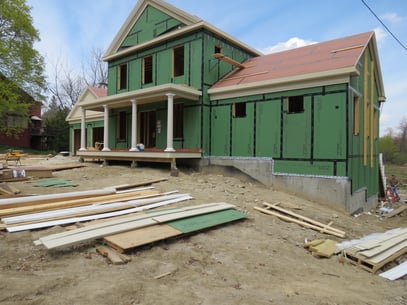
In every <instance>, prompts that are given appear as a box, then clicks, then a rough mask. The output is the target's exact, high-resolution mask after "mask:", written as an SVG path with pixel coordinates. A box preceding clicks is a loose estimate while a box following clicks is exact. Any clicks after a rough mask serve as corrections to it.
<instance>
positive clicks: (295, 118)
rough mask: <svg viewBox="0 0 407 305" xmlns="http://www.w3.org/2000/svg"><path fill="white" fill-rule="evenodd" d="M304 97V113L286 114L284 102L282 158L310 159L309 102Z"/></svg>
mask: <svg viewBox="0 0 407 305" xmlns="http://www.w3.org/2000/svg"><path fill="white" fill-rule="evenodd" d="M310 99H311V98H310V97H309V96H306V97H304V112H302V113H287V103H286V102H284V115H283V137H284V140H283V158H310V156H311V101H310Z"/></svg>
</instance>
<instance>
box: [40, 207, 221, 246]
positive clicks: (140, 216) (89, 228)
mask: <svg viewBox="0 0 407 305" xmlns="http://www.w3.org/2000/svg"><path fill="white" fill-rule="evenodd" d="M211 205H216V203H210V204H204V205H196V206H188V207H182V208H176V209H166V210H156V211H153V212H151V213H149V214H136V215H131V216H128V217H126V218H115V219H112V220H109V221H104V222H101V223H96V224H92V225H89V226H85V227H83V228H79V229H77V230H74V231H66V232H61V233H56V234H51V235H48V236H44V237H41V238H40V239H39V241H40V242H41V241H43V240H51V239H56V238H62V237H64V236H69V235H72V234H80V233H83V232H87V231H92V230H94V229H99V228H101V227H108V226H111V225H116V224H121V223H126V222H131V221H138V220H141V219H146V218H151V217H153V216H157V215H164V214H169V213H177V212H179V211H185V210H194V209H199V208H201V207H203V206H204V207H207V206H211Z"/></svg>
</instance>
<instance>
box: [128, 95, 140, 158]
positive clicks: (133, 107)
mask: <svg viewBox="0 0 407 305" xmlns="http://www.w3.org/2000/svg"><path fill="white" fill-rule="evenodd" d="M136 145H137V100H136V99H132V100H131V148H130V151H139V150H138V148H137V146H136Z"/></svg>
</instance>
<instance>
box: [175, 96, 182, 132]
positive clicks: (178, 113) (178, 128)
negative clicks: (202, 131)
mask: <svg viewBox="0 0 407 305" xmlns="http://www.w3.org/2000/svg"><path fill="white" fill-rule="evenodd" d="M183 137H184V104H182V103H181V104H174V138H183Z"/></svg>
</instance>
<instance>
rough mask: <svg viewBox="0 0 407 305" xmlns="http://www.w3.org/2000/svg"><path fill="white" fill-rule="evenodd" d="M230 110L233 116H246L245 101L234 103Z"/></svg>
mask: <svg viewBox="0 0 407 305" xmlns="http://www.w3.org/2000/svg"><path fill="white" fill-rule="evenodd" d="M232 112H233V113H232V116H233V117H234V118H244V117H245V116H246V103H234V104H233V107H232Z"/></svg>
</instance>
